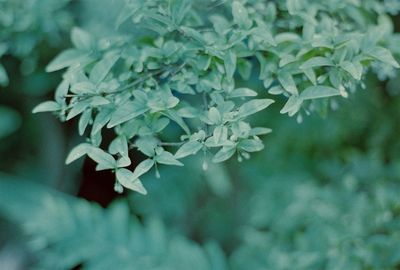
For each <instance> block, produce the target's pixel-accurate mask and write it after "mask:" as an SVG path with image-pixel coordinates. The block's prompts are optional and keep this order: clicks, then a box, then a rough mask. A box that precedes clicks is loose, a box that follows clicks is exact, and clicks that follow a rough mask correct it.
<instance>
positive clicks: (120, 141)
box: [108, 136, 128, 156]
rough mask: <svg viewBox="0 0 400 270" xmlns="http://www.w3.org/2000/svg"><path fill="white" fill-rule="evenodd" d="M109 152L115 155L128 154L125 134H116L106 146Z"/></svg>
mask: <svg viewBox="0 0 400 270" xmlns="http://www.w3.org/2000/svg"><path fill="white" fill-rule="evenodd" d="M108 151H109V152H110V154H113V155H116V154H118V153H119V154H121V155H122V156H128V141H127V139H126V137H125V136H118V137H117V138H115V139H114V140H113V141H112V142H111V143H110V146H109V147H108Z"/></svg>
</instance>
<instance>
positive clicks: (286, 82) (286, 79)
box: [278, 72, 299, 95]
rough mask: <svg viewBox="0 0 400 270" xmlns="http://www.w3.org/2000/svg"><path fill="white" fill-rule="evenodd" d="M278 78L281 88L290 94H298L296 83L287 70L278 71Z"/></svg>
mask: <svg viewBox="0 0 400 270" xmlns="http://www.w3.org/2000/svg"><path fill="white" fill-rule="evenodd" d="M278 80H279V82H280V83H281V85H282V87H283V89H285V90H286V91H288V92H289V93H290V94H292V95H298V94H299V92H298V90H297V86H296V83H295V82H294V80H293V77H292V75H290V74H289V73H288V72H281V73H279V75H278Z"/></svg>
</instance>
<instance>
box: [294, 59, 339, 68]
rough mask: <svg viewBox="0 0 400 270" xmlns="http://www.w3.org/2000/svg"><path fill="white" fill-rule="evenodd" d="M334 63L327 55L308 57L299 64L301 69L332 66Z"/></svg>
mask: <svg viewBox="0 0 400 270" xmlns="http://www.w3.org/2000/svg"><path fill="white" fill-rule="evenodd" d="M334 65H335V64H334V63H333V62H332V60H331V59H329V58H327V57H321V56H317V57H313V58H310V59H308V60H307V61H306V62H304V64H302V65H301V66H300V68H301V69H308V68H315V67H324V66H334Z"/></svg>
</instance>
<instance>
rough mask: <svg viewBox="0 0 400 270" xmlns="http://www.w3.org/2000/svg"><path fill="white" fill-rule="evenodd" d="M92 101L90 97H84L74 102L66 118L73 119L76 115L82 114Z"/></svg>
mask: <svg viewBox="0 0 400 270" xmlns="http://www.w3.org/2000/svg"><path fill="white" fill-rule="evenodd" d="M90 103H91V100H90V99H84V100H82V101H78V102H76V103H74V106H72V108H71V110H70V111H69V113H68V115H67V118H66V120H67V121H68V120H71V119H72V118H74V117H75V116H77V115H79V114H81V113H82V112H83V111H84V110H86V108H87V107H89V106H90Z"/></svg>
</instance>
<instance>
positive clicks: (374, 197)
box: [0, 0, 400, 270]
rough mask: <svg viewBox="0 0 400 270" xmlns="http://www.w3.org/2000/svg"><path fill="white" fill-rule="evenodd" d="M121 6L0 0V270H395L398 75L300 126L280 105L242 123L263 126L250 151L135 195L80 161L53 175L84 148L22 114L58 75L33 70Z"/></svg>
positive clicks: (55, 127)
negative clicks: (77, 30)
mask: <svg viewBox="0 0 400 270" xmlns="http://www.w3.org/2000/svg"><path fill="white" fill-rule="evenodd" d="M122 4H123V1H117V0H112V1H100V0H76V1H69V0H59V1H53V0H12V1H10V0H0V57H1V58H0V65H1V66H0V269H1V270H3V269H4V270H22V269H96V270H98V269H145V270H146V269H189V268H190V269H193V270H196V269H199V270H200V269H215V270H225V269H234V270H236V269H238V270H239V269H246V270H247V269H260V270H261V269H341V270H342V269H351V270H353V269H379V270H384V269H400V140H399V134H400V87H399V85H400V77H399V76H397V75H398V74H393V73H392V74H391V76H390V77H385V76H381V78H380V79H381V80H378V78H377V76H376V75H374V74H372V73H371V74H370V75H369V76H367V81H366V87H365V89H359V91H357V92H356V93H354V94H352V95H351V96H350V97H349V98H348V99H343V100H341V101H340V103H339V104H338V108H337V110H333V111H330V112H327V113H326V114H323V115H312V116H307V117H305V118H303V120H302V123H298V122H299V121H296V119H295V118H288V117H287V116H286V115H280V114H279V109H280V108H281V107H282V106H283V104H284V100H281V102H277V103H276V104H274V105H273V106H271V108H272V109H268V110H267V111H265V112H264V113H262V114H261V115H259V116H258V118H257V117H256V119H254V121H255V122H257V123H259V124H260V125H263V126H267V127H270V128H272V129H273V133H272V134H271V135H268V136H266V137H265V145H266V148H265V149H264V150H263V151H261V152H260V153H256V154H254V155H253V156H252V157H251V159H250V160H245V161H243V162H241V163H239V162H238V161H237V160H235V159H233V160H230V161H229V162H227V163H224V164H220V165H210V167H209V168H208V170H206V171H203V170H202V168H201V164H202V161H201V160H199V159H197V158H195V157H194V158H191V159H189V160H188V161H187V162H186V164H187V165H186V166H185V167H183V168H161V170H162V172H161V176H162V177H161V178H160V179H157V178H156V177H155V176H154V175H152V174H151V173H150V174H149V175H147V176H146V177H145V178H143V179H142V182H143V184H144V185H145V186H146V188H147V190H148V193H149V194H148V195H147V196H142V195H140V194H137V193H133V192H125V193H123V194H117V193H115V192H114V189H113V186H114V176H113V175H112V174H111V173H109V172H96V171H95V164H94V163H93V162H92V161H90V160H88V159H86V160H81V161H80V162H76V163H74V164H73V165H69V166H66V165H64V161H65V157H66V156H67V154H68V151H69V150H70V149H71V148H72V147H73V146H74V145H76V144H77V143H79V142H80V141H82V140H83V139H82V138H80V137H79V136H78V134H77V132H76V130H77V122H76V121H71V122H68V123H64V124H63V123H60V122H59V121H58V119H56V117H54V116H52V115H51V114H40V115H33V114H31V110H32V108H33V107H34V106H35V105H37V104H38V103H40V102H41V101H44V100H49V99H51V98H52V96H53V91H54V89H55V87H56V86H57V84H58V82H59V81H60V78H61V73H52V74H48V73H45V72H44V67H45V66H46V64H47V63H48V62H49V61H50V60H51V59H52V58H53V57H54V56H55V55H56V54H57V53H58V52H60V51H61V50H63V49H64V48H67V47H69V46H70V40H69V31H70V29H71V28H72V27H73V26H75V25H79V26H80V27H82V28H83V29H86V30H89V31H91V32H92V33H93V34H95V35H96V34H97V35H108V34H112V33H113V31H114V24H113V22H114V21H115V16H116V14H118V12H119V11H120V9H121V7H122ZM394 20H395V22H396V27H397V32H398V31H399V30H400V27H399V23H400V19H399V18H398V17H397V18H394ZM399 40H400V38H399V37H397V41H399ZM393 46H394V47H396V46H397V47H398V46H399V45H398V44H397V45H396V44H394V45H393ZM397 50H398V51H397V52H399V50H400V49H399V48H397ZM397 56H399V55H397ZM5 74H8V75H7V76H6V75H5ZM253 84H254V87H260V89H261V86H260V85H259V84H258V82H257V81H254V82H253ZM297 120H298V119H297ZM140 158H141V157H140V156H139V154H138V155H137V160H136V162H140Z"/></svg>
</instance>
